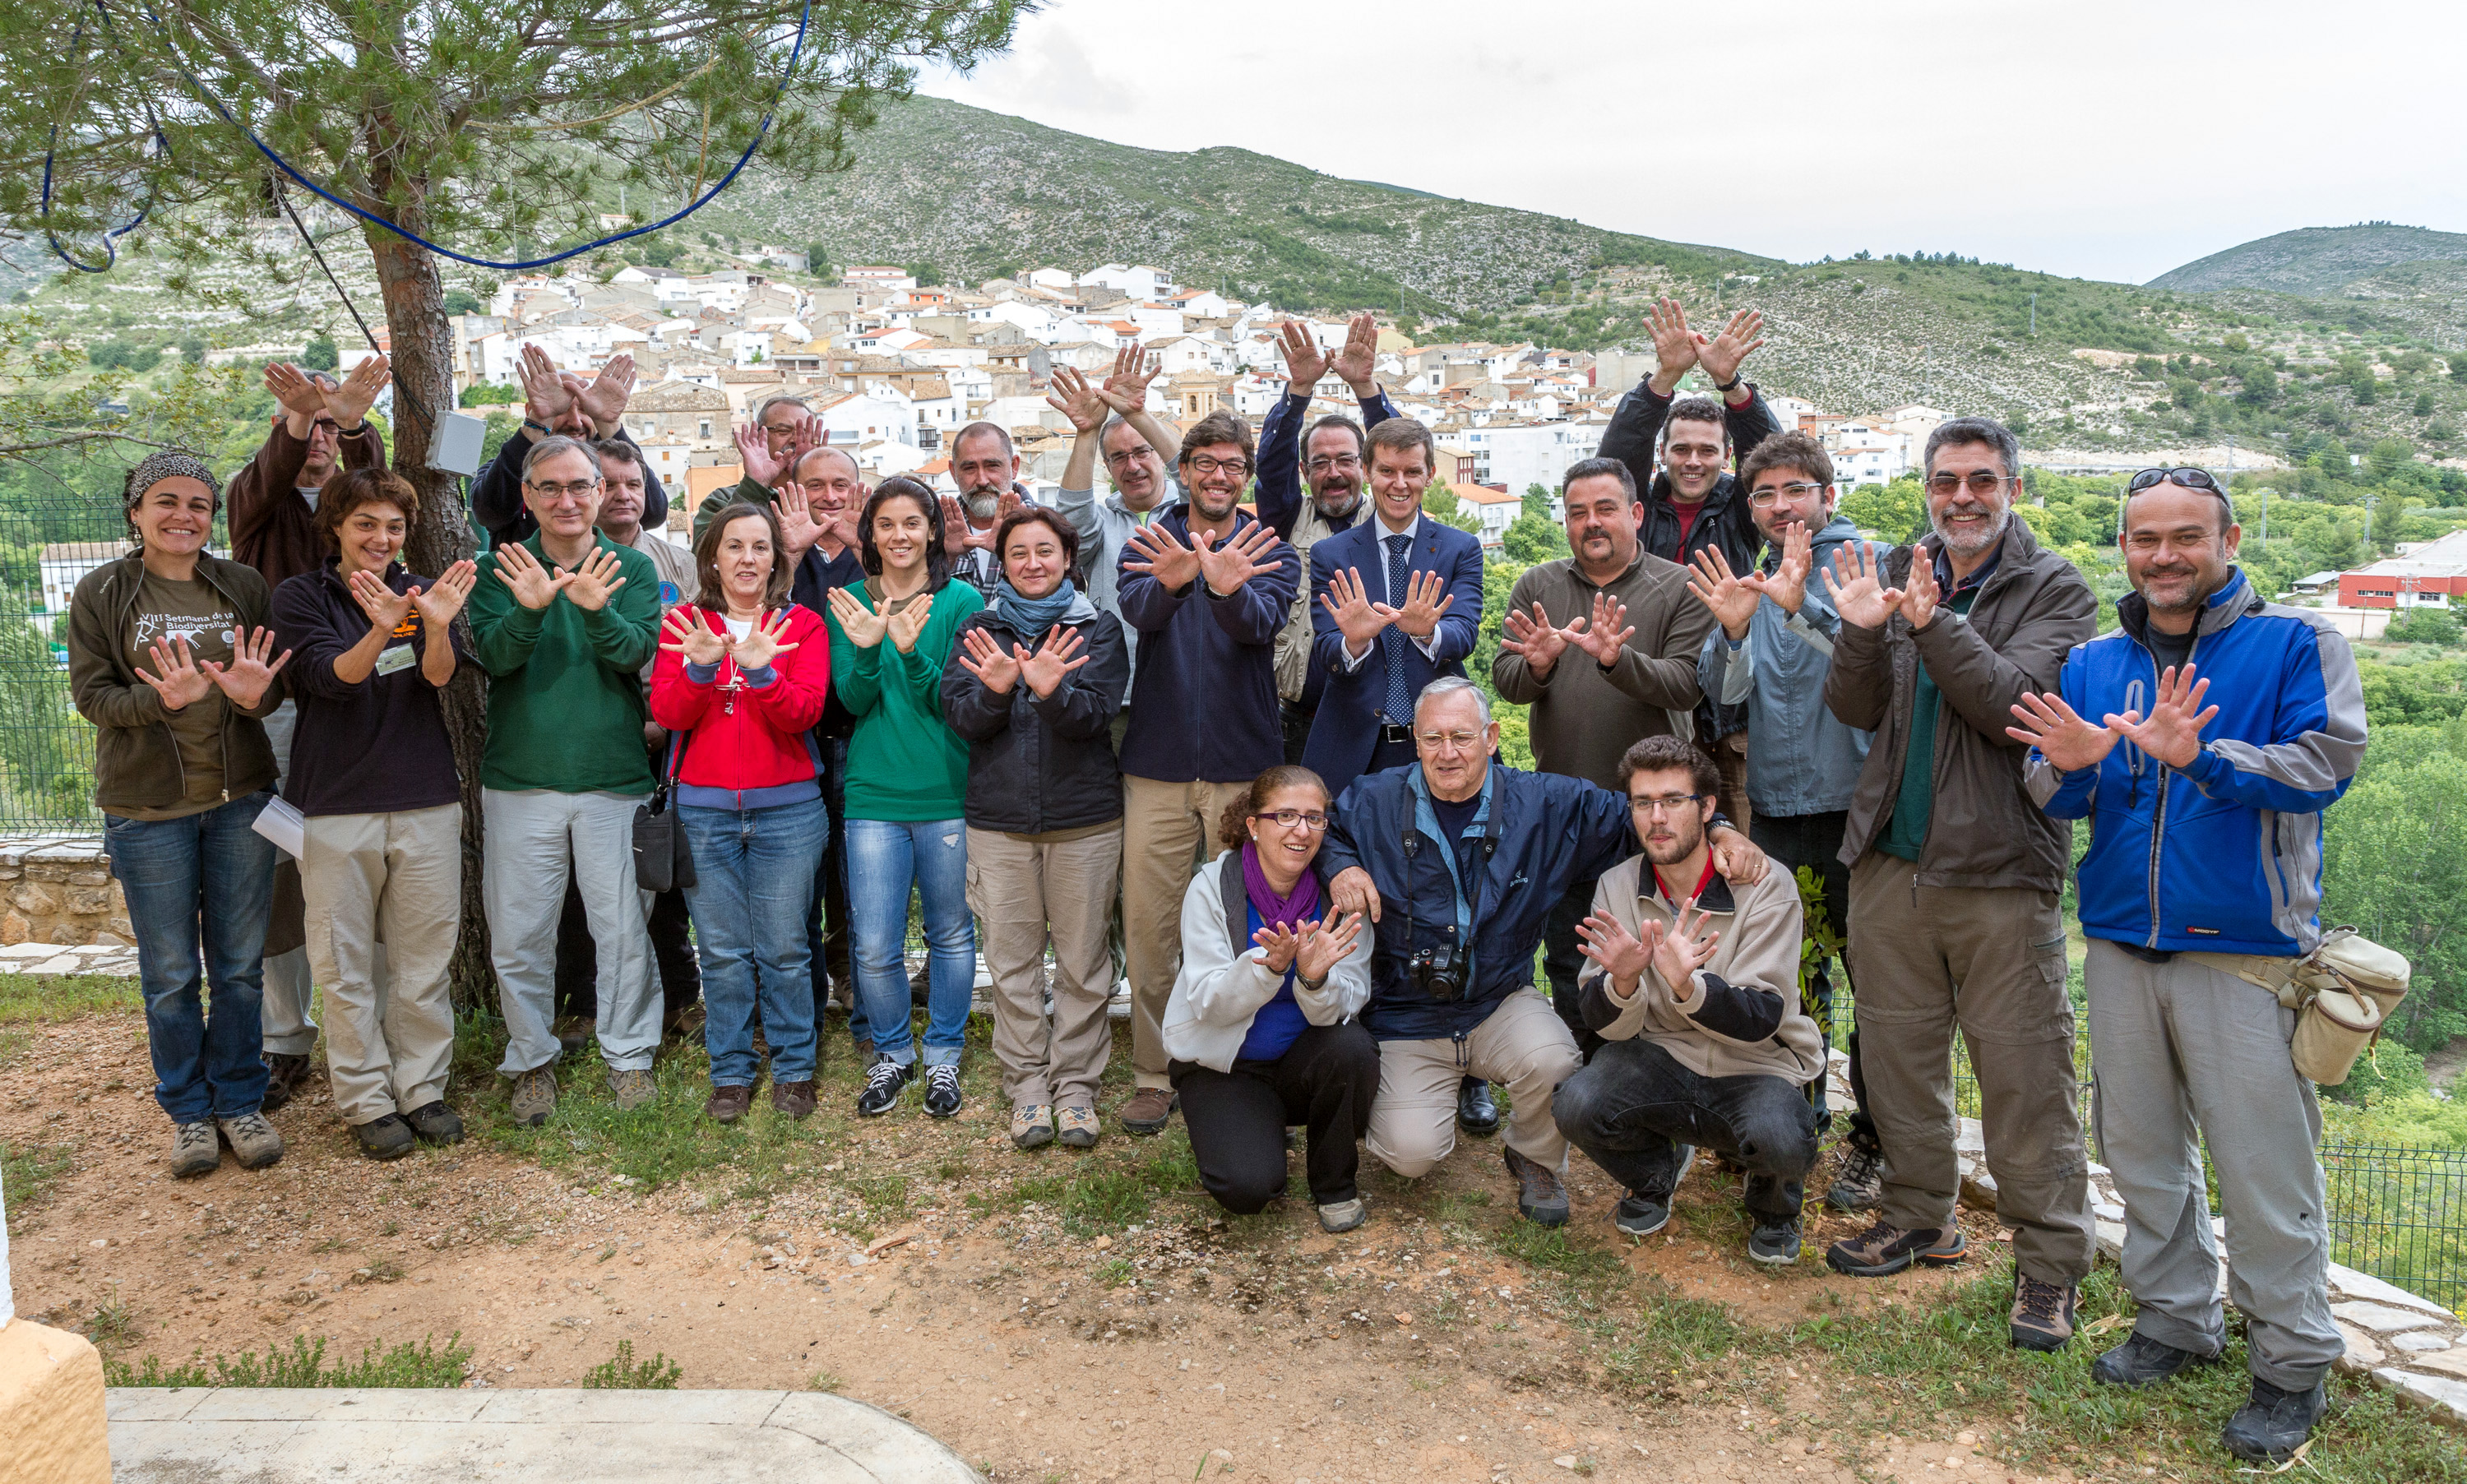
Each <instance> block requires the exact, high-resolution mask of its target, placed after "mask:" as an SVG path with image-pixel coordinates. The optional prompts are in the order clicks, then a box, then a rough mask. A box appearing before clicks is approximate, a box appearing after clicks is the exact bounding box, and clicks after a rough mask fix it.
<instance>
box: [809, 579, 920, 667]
mask: <svg viewBox="0 0 2467 1484" xmlns="http://www.w3.org/2000/svg"><path fill="white" fill-rule="evenodd" d="M924 598H925V595H924V594H921V593H920V594H918V595H917V600H916V601H912V602H910V603H909V605H908V606H907V607H905V608H902V609H901V610H899V611H898V612H897V613H895V614H893V615H892V616H891V617H890V618H884V617H883V616H882V615H881V614H879V613H876V612H874V611H873V610H872V609H871V608H868V607H867V606H865V604H864V603H863V602H862V601H860V600H859V599H858V597H857V596H856V595H855V594H854V593H851V592H849V590H848V589H846V588H833V589H831V591H830V593H829V595H828V600H829V602H830V605H831V617H832V618H837V619H839V620H840V632H841V633H843V634H845V635H847V636H848V641H849V643H851V644H854V645H855V646H856V647H858V648H859V649H871V648H873V647H874V646H875V645H877V644H879V643H881V642H882V641H883V640H885V639H886V638H887V639H889V640H890V641H891V642H892V645H893V647H894V648H896V649H897V650H898V651H899V652H900V653H901V654H915V653H916V652H917V638H918V637H919V636H920V635H922V634H923V633H924V632H925V620H926V619H928V618H932V617H933V616H934V605H933V603H932V602H930V601H926V600H924Z"/></svg>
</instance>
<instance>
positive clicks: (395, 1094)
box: [300, 804, 463, 1123]
mask: <svg viewBox="0 0 2467 1484" xmlns="http://www.w3.org/2000/svg"><path fill="white" fill-rule="evenodd" d="M302 849H303V850H305V851H306V854H305V855H304V856H303V857H302V858H301V862H300V865H301V872H300V882H301V888H302V890H303V892H304V894H305V896H306V902H307V926H308V961H309V965H310V968H311V970H312V972H313V973H314V974H315V976H316V980H317V983H318V984H319V985H321V986H323V987H324V989H325V991H326V1071H327V1075H328V1077H329V1078H330V1079H331V1080H332V1083H333V1088H334V1109H335V1111H336V1112H337V1113H340V1114H342V1117H343V1121H344V1122H346V1123H367V1122H369V1121H370V1120H372V1119H374V1118H382V1117H384V1116H385V1115H386V1114H388V1113H409V1112H411V1111H412V1110H413V1109H416V1108H424V1107H426V1106H428V1105H429V1104H430V1103H433V1102H436V1101H437V1100H438V1099H440V1098H441V1097H443V1096H444V1095H445V1073H446V1069H447V1068H448V1066H449V1065H450V1064H451V1063H452V1062H453V1059H454V1004H453V998H452V992H451V990H450V988H449V987H448V984H447V982H446V971H447V968H448V966H449V965H450V964H451V963H452V961H453V957H454V936H455V933H456V931H457V930H458V929H459V928H460V927H461V925H462V921H463V806H462V805H461V804H440V805H438V806H437V807H435V808H433V809H411V810H405V811H403V812H402V813H399V814H328V815H319V816H315V817H313V818H311V819H310V820H309V821H307V826H306V843H304V844H303V846H302ZM380 940H382V941H383V943H384V949H383V955H384V957H385V961H386V964H387V968H388V971H389V974H390V978H391V983H381V982H379V981H378V979H377V978H376V976H375V973H374V966H375V962H376V959H377V957H378V954H379V950H378V947H377V944H378V942H379V941H380Z"/></svg>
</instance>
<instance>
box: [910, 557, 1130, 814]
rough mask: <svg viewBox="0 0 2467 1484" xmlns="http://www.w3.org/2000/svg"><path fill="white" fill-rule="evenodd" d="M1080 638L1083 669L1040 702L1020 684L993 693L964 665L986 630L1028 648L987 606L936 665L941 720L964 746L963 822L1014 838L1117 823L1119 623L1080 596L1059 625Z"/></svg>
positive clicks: (1031, 640) (1126, 664) (1121, 678)
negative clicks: (970, 637)
mask: <svg viewBox="0 0 2467 1484" xmlns="http://www.w3.org/2000/svg"><path fill="white" fill-rule="evenodd" d="M1063 622H1064V623H1065V624H1066V625H1067V626H1068V627H1070V628H1073V629H1075V630H1077V631H1078V633H1079V635H1080V638H1081V640H1082V641H1083V642H1084V643H1085V644H1086V645H1087V648H1086V649H1085V650H1084V651H1082V652H1083V653H1085V654H1086V655H1087V656H1088V663H1086V664H1083V665H1081V666H1079V668H1077V669H1075V670H1073V671H1072V672H1071V673H1069V674H1068V675H1065V676H1063V677H1062V684H1061V685H1060V686H1056V687H1054V691H1053V694H1052V695H1050V696H1047V697H1045V698H1044V699H1043V700H1039V699H1038V698H1037V695H1036V692H1035V691H1033V690H1030V689H1029V688H1028V684H1027V682H1025V681H1017V682H1013V683H1012V685H1011V687H1010V690H1009V692H1008V694H1007V695H996V694H994V692H993V691H991V690H989V689H987V688H986V687H985V682H983V681H981V680H979V679H977V677H976V676H974V675H972V674H970V673H969V672H968V669H967V667H966V666H964V665H962V664H961V663H960V656H962V655H963V654H966V653H967V648H966V643H967V640H966V635H967V633H968V631H969V630H970V629H983V630H985V632H986V633H987V634H988V635H989V636H990V637H991V638H992V639H993V641H994V642H996V643H998V644H1000V645H1002V646H1003V648H1004V649H1005V650H1006V651H1007V650H1008V649H1009V648H1010V646H1011V645H1013V644H1018V645H1020V646H1022V647H1024V648H1028V649H1030V650H1033V649H1034V648H1035V647H1036V645H1037V644H1039V643H1041V642H1043V636H1042V635H1037V636H1032V637H1031V636H1024V635H1021V634H1019V633H1018V632H1017V631H1015V630H1014V629H1012V628H1011V626H1010V625H1009V624H1007V623H1005V622H1004V621H1003V620H1002V618H1001V617H1000V616H999V615H997V614H996V613H995V612H994V610H992V609H991V608H986V609H982V610H980V611H978V612H976V613H973V614H970V615H969V616H968V617H967V618H964V619H962V621H961V623H960V627H959V630H958V632H956V633H954V634H953V635H952V636H951V657H950V659H949V660H947V661H945V662H944V663H943V665H942V719H943V721H945V722H946V723H948V724H949V726H950V728H951V730H952V731H956V732H958V733H959V734H960V735H961V736H962V737H964V738H966V739H967V742H968V798H967V804H966V817H967V821H968V823H970V824H971V825H973V826H975V827H976V828H978V829H987V830H1000V831H1002V832H1004V833H1005V834H1011V835H1042V834H1044V833H1046V832H1047V831H1049V830H1063V829H1083V828H1085V827H1087V826H1089V825H1092V824H1105V823H1109V822H1111V821H1115V820H1119V819H1120V818H1121V817H1122V773H1121V769H1120V767H1119V766H1118V765H1117V764H1116V763H1115V761H1114V736H1113V726H1114V715H1115V713H1116V712H1118V711H1120V709H1121V708H1122V690H1123V687H1125V686H1128V685H1129V684H1130V682H1131V661H1130V649H1129V646H1128V645H1126V644H1125V643H1123V641H1122V625H1121V620H1120V619H1118V618H1115V617H1114V616H1113V615H1112V614H1109V613H1102V612H1099V611H1098V609H1097V607H1096V605H1095V604H1093V603H1090V602H1089V601H1088V600H1087V599H1086V598H1085V597H1084V596H1083V597H1081V598H1080V599H1079V602H1078V604H1077V605H1076V606H1075V608H1074V610H1073V612H1072V614H1071V616H1070V617H1069V618H1065V619H1064V620H1063Z"/></svg>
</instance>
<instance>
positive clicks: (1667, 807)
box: [1627, 794, 1713, 819]
mask: <svg viewBox="0 0 2467 1484" xmlns="http://www.w3.org/2000/svg"><path fill="white" fill-rule="evenodd" d="M1712 797H1713V796H1712V795H1710V794H1673V795H1671V796H1670V797H1669V798H1631V799H1629V800H1628V801H1627V806H1628V807H1629V808H1630V809H1633V810H1634V811H1636V812H1637V813H1638V814H1641V815H1643V816H1644V817H1645V818H1647V819H1656V818H1659V817H1660V816H1663V815H1665V814H1677V813H1679V812H1681V811H1682V810H1685V809H1686V808H1688V807H1689V806H1690V805H1693V804H1701V803H1703V802H1704V801H1705V800H1706V799H1709V798H1712Z"/></svg>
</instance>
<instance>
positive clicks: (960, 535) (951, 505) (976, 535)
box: [942, 489, 1028, 556]
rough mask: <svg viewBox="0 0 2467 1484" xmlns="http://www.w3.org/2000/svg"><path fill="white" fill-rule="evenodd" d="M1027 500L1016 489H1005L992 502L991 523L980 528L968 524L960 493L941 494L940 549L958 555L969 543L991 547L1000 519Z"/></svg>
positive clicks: (999, 527)
mask: <svg viewBox="0 0 2467 1484" xmlns="http://www.w3.org/2000/svg"><path fill="white" fill-rule="evenodd" d="M1027 503H1028V502H1027V501H1025V500H1022V499H1020V497H1019V491H1018V490H1016V489H1006V490H1004V491H1003V492H1002V496H1001V498H1000V499H997V500H996V501H995V502H994V523H993V524H992V525H990V526H988V527H986V528H985V529H983V530H979V529H977V528H975V527H973V526H971V525H969V524H968V511H967V507H966V506H962V505H961V504H960V497H959V496H957V495H944V496H943V497H942V550H943V551H944V552H946V553H948V554H949V555H952V556H958V555H959V554H961V553H962V552H963V551H967V550H968V549H969V548H970V547H982V548H984V549H985V551H992V550H993V549H994V532H995V531H998V530H1000V529H1002V523H1003V522H1005V521H1007V520H1008V519H1010V517H1011V513H1012V512H1013V511H1015V510H1017V509H1018V508H1019V507H1020V506H1023V505H1026V504H1027Z"/></svg>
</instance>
